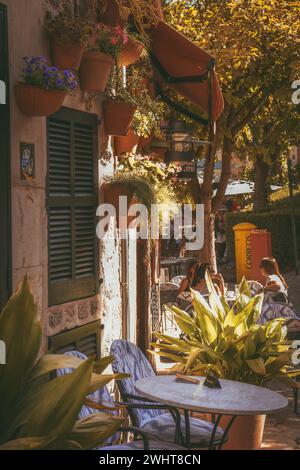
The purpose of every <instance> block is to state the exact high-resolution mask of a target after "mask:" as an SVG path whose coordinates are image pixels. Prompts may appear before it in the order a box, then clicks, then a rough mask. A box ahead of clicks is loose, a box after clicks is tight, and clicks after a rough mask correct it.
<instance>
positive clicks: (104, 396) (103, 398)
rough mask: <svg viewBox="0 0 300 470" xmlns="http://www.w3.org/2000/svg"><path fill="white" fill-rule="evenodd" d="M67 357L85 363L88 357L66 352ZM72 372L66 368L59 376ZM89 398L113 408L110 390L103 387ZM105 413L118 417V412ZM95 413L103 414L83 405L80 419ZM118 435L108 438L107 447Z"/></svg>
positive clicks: (70, 368)
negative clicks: (75, 358)
mask: <svg viewBox="0 0 300 470" xmlns="http://www.w3.org/2000/svg"><path fill="white" fill-rule="evenodd" d="M65 356H73V357H77V358H79V359H81V360H82V361H85V360H86V359H87V356H86V355H85V354H82V353H81V352H79V351H70V352H66V353H65ZM72 372H74V369H73V368H72V367H66V368H64V369H57V375H58V376H62V375H66V374H71V373H72ZM87 398H88V399H89V400H92V401H93V402H95V403H97V404H99V405H100V404H101V403H105V404H108V405H112V406H113V403H114V402H113V399H112V397H111V396H110V394H109V391H108V388H107V387H103V388H101V389H99V390H96V391H95V392H93V393H91V394H90V395H88V396H87ZM103 412H105V413H111V414H113V415H117V412H116V411H107V410H103ZM95 413H102V411H99V410H95V409H94V408H91V407H90V406H86V405H83V406H82V408H81V410H80V413H79V415H78V419H83V418H87V417H88V416H90V415H92V414H95ZM117 437H118V435H117V434H116V435H114V436H111V437H110V438H108V439H107V440H106V441H105V444H107V445H111V444H112V443H113V442H114V441H115V440H116V439H117Z"/></svg>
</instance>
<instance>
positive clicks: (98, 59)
mask: <svg viewBox="0 0 300 470" xmlns="http://www.w3.org/2000/svg"><path fill="white" fill-rule="evenodd" d="M113 63H114V60H113V58H112V56H110V55H108V54H103V53H102V52H91V51H86V52H85V53H84V54H83V57H82V60H81V65H80V69H79V77H80V88H81V89H82V91H86V92H87V93H95V92H98V93H101V92H103V91H104V90H105V87H106V83H107V80H108V77H109V74H110V70H111V67H112V65H113Z"/></svg>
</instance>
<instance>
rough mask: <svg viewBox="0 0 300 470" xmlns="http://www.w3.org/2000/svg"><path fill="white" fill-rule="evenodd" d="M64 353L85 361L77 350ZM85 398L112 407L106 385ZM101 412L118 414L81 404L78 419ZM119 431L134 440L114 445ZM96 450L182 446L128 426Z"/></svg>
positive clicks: (60, 372) (62, 372)
mask: <svg viewBox="0 0 300 470" xmlns="http://www.w3.org/2000/svg"><path fill="white" fill-rule="evenodd" d="M65 355H69V356H73V357H77V358H79V359H81V360H82V361H85V360H86V359H87V356H85V355H84V354H82V353H80V352H78V351H71V352H67V353H65ZM73 371H74V369H73V368H64V369H58V370H57V375H58V376H62V375H65V374H70V373H72V372H73ZM87 398H88V400H89V402H94V403H95V404H97V405H101V404H105V405H108V407H111V408H113V407H114V401H113V399H112V397H111V395H110V394H109V391H108V389H107V387H103V388H101V389H99V390H97V391H96V392H94V393H91V394H90V395H89V396H88V397H87ZM103 412H105V413H110V414H112V415H114V416H116V415H117V414H118V412H117V411H115V410H112V411H110V410H103V411H101V410H98V409H94V408H92V407H91V406H87V405H83V406H82V408H81V410H80V413H79V416H78V419H83V418H86V417H88V416H90V415H91V414H95V413H103ZM121 433H122V434H123V433H126V434H128V433H131V434H133V435H134V438H135V440H134V441H133V442H128V443H124V444H118V445H115V444H114V443H115V442H116V441H117V440H118V439H119V437H120V434H121ZM138 437H140V439H137V438H138ZM97 450H107V451H111V450H118V451H123V450H130V451H132V450H183V447H181V446H179V445H176V444H175V443H174V444H172V443H168V444H167V445H165V443H161V442H159V441H156V440H149V437H148V435H147V433H146V432H145V431H143V430H142V429H139V428H137V427H134V426H130V427H126V428H125V427H121V428H120V429H119V432H118V433H117V434H115V435H113V436H111V437H110V438H109V439H107V440H106V441H105V443H104V446H101V447H98V448H97Z"/></svg>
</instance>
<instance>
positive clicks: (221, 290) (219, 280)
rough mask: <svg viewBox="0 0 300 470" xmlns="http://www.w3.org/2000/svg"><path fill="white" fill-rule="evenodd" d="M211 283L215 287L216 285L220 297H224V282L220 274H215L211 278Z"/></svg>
mask: <svg viewBox="0 0 300 470" xmlns="http://www.w3.org/2000/svg"><path fill="white" fill-rule="evenodd" d="M212 280H213V282H214V284H215V285H217V287H218V289H219V292H218V294H219V295H220V294H221V295H225V282H224V278H223V276H222V274H220V273H217V274H215V275H214V276H213V278H212Z"/></svg>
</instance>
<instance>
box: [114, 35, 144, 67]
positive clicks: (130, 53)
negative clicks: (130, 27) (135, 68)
mask: <svg viewBox="0 0 300 470" xmlns="http://www.w3.org/2000/svg"><path fill="white" fill-rule="evenodd" d="M143 49H144V47H143V44H142V43H140V42H139V41H136V40H135V39H133V38H131V37H129V38H128V41H127V43H126V44H125V45H124V46H123V48H122V51H121V54H120V58H119V63H120V65H122V66H124V67H128V65H131V64H134V63H135V62H136V61H137V60H138V59H139V58H140V56H141V54H142V52H143Z"/></svg>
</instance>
